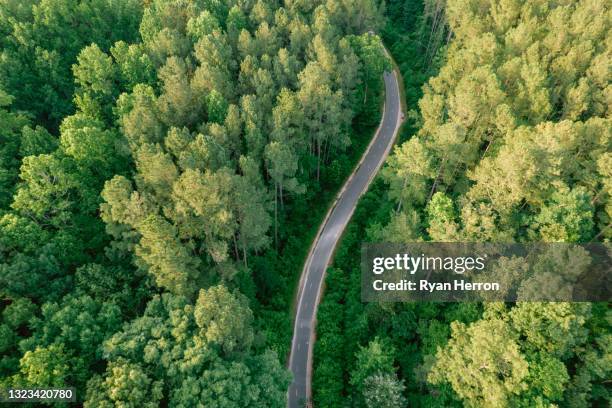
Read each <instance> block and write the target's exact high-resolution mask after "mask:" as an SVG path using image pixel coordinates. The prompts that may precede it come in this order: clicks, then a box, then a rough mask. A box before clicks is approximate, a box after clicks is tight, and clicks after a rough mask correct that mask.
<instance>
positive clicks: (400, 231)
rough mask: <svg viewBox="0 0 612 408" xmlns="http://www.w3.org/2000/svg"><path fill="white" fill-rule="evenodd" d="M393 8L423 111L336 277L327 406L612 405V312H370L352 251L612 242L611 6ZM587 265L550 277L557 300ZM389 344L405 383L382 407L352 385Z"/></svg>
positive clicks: (412, 94) (413, 119)
mask: <svg viewBox="0 0 612 408" xmlns="http://www.w3.org/2000/svg"><path fill="white" fill-rule="evenodd" d="M385 13H386V15H387V17H388V19H387V22H386V25H385V26H384V30H383V33H382V34H383V39H384V41H385V44H386V45H387V46H388V48H389V49H390V51H391V53H392V54H393V56H394V58H395V60H396V61H397V64H398V67H399V69H400V70H401V72H402V74H403V76H404V89H403V91H404V92H405V95H406V101H407V103H408V109H414V110H413V111H412V112H410V114H409V115H408V118H407V119H408V121H407V123H406V125H405V126H404V128H403V134H402V136H401V139H400V140H401V141H402V142H403V143H401V144H400V145H399V146H397V147H396V149H395V151H394V153H393V154H392V155H391V157H389V159H388V161H387V165H386V166H385V168H384V169H383V170H382V172H381V173H382V180H379V181H378V185H377V184H375V185H374V187H373V191H371V192H370V193H368V194H367V195H366V196H365V197H364V199H363V200H362V202H361V203H360V204H359V206H358V208H357V210H356V212H355V215H354V217H353V221H352V222H351V224H349V226H348V229H347V232H345V236H344V239H343V241H342V244H341V246H340V248H338V250H337V252H336V257H335V261H334V268H333V269H331V270H330V271H329V273H328V277H327V285H326V295H325V297H324V298H323V300H322V304H321V306H320V311H319V315H318V318H317V321H318V322H319V323H318V326H317V344H316V345H315V361H314V386H313V387H314V390H313V392H314V402H315V404H316V405H319V406H343V405H346V406H363V405H364V404H367V403H368V398H369V396H372V397H374V396H378V395H385V397H383V398H381V400H380V402H379V400H376V401H377V402H376V403H377V404H378V405H380V406H384V404H385V403H388V402H389V401H391V400H392V399H393V397H391V395H397V397H398V400H397V402H395V404H396V405H397V406H401V404H402V403H403V402H402V398H405V399H406V401H407V403H408V405H409V406H422V407H449V406H457V407H458V406H478V407H480V406H500V407H503V406H516V407H533V406H542V407H544V406H567V407H569V406H572V407H574V406H576V407H586V406H599V405H602V406H606V405H607V404H609V401H610V396H609V391H608V390H607V388H609V387H606V384H604V380H603V378H605V377H603V376H605V375H606V372H607V371H606V370H602V365H603V364H606V361H607V360H608V359H609V358H608V357H609V351H608V349H609V336H610V334H609V333H610V328H609V321H608V320H606V319H608V318H609V313H608V312H607V311H606V308H607V306H606V305H605V304H604V305H598V304H570V303H527V302H525V303H520V302H519V303H517V304H515V305H504V304H500V303H488V304H415V305H412V304H367V305H363V304H361V303H360V302H359V298H360V279H359V273H360V266H359V264H358V261H354V260H353V261H351V260H349V259H347V258H348V257H347V256H346V255H345V254H347V253H348V254H351V253H353V254H354V253H357V252H358V251H359V245H360V243H361V240H363V237H364V236H365V237H367V239H368V240H371V241H375V242H400V243H401V242H415V241H420V240H432V241H451V242H452V241H493V242H496V241H497V242H513V241H517V242H525V241H563V242H589V241H592V240H593V241H598V240H604V241H607V240H609V237H610V232H611V230H610V228H609V223H610V216H609V214H610V211H609V210H610V200H609V188H608V187H609V185H610V176H611V174H610V171H609V167H610V165H609V164H610V160H609V154H608V151H609V150H610V124H609V118H608V116H609V103H608V102H604V100H605V98H604V95H605V93H606V92H607V83H608V82H609V81H607V80H602V79H603V78H604V76H602V74H603V72H604V71H605V69H602V66H603V65H605V64H604V63H603V62H602V61H604V60H606V56H607V55H608V54H609V44H608V43H607V42H606V35H607V32H608V31H609V11H608V10H607V9H605V7H603V6H602V5H601V4H599V3H597V2H591V1H588V2H566V3H557V2H550V1H546V0H543V1H539V0H537V1H527V2H491V1H488V0H474V1H472V0H456V1H450V0H449V1H435V0H431V1H430V0H426V1H422V2H421V1H403V0H399V1H389V2H387V4H386V11H385ZM560 35H561V36H562V38H563V41H560V40H559V39H560V38H561V37H560ZM582 49H588V50H589V52H588V53H583V52H581V51H577V50H582ZM606 72H607V71H606ZM426 80H427V84H426V85H425V86H423V87H421V84H422V83H423V82H425V81H426ZM417 107H418V111H417V109H416V108H417ZM406 139H409V140H406ZM383 182H384V185H383ZM569 262H572V268H574V269H575V270H576V271H577V273H579V271H581V270H582V268H583V267H584V265H583V259H582V257H581V256H580V254H578V253H572V254H569V253H561V252H555V251H550V253H547V254H545V256H543V257H541V258H538V259H536V260H535V263H534V265H533V267H534V268H538V269H539V270H540V271H546V272H547V273H548V275H547V277H548V279H547V281H546V287H548V289H549V290H550V291H556V290H559V288H560V286H558V285H557V283H562V282H563V281H564V280H572V279H575V278H576V277H575V276H573V275H572V276H561V275H559V274H558V273H556V271H558V270H559V267H558V265H560V264H567V263H569ZM500 267H502V268H504V269H505V270H507V271H510V272H513V271H520V270H522V269H523V268H525V264H524V262H522V260H520V259H508V260H506V261H505V262H504V263H503V265H501V266H500ZM511 275H512V274H509V275H508V279H512V277H511ZM543 285H544V284H542V285H531V286H532V287H533V286H536V287H543ZM521 291H523V292H521V295H527V292H526V291H528V288H522V289H521ZM540 295H543V296H546V293H545V292H542V293H540ZM483 309H484V310H483ZM377 338H378V339H384V340H385V341H386V342H387V344H389V345H390V346H388V348H389V349H390V350H395V351H394V352H392V354H391V355H390V356H389V360H390V361H392V362H393V364H394V366H395V365H396V366H397V368H398V369H397V377H394V376H393V375H389V374H387V377H386V379H385V380H383V378H382V377H380V376H379V377H378V378H377V380H376V381H377V383H378V384H383V383H384V384H386V386H385V387H383V386H382V385H381V386H380V389H377V390H376V392H375V391H372V393H371V394H370V393H369V390H367V389H366V390H363V388H362V387H363V384H360V383H359V381H354V380H352V379H353V378H354V376H355V373H358V372H359V366H360V364H362V360H363V356H361V354H359V355H360V356H361V358H356V357H355V356H356V355H357V354H356V353H358V351H359V350H364V349H366V348H365V347H367V345H368V344H371V342H373V341H375V339H377ZM595 356H597V357H595ZM597 358H599V359H601V361H599V362H596V359H597ZM392 374H394V373H392ZM348 378H351V381H348V380H347V379H348ZM368 378H369V380H368V383H369V382H373V381H374V379H373V377H368ZM392 384H393V385H392ZM402 384H405V385H404V386H405V389H402V386H401V385H402ZM379 390H380V392H379ZM383 390H384V391H383ZM392 390H393V391H392ZM362 391H363V392H362ZM385 392H386V394H385ZM362 398H363V399H362Z"/></svg>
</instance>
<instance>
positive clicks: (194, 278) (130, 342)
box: [0, 0, 386, 407]
mask: <svg viewBox="0 0 612 408" xmlns="http://www.w3.org/2000/svg"><path fill="white" fill-rule="evenodd" d="M383 10H384V9H383V8H381V7H379V5H378V4H377V2H374V1H373V0H360V1H353V0H330V1H299V0H286V1H283V2H280V1H277V0H222V1H220V0H194V1H185V0H149V1H141V0H121V1H118V0H27V1H22V0H2V1H0V116H1V119H0V388H2V389H7V388H32V387H56V388H57V387H74V389H75V390H76V400H77V404H78V405H79V406H80V405H82V406H85V407H114V406H122V407H156V406H172V407H194V406H210V407H267V406H269V407H284V406H285V404H286V390H287V387H288V385H289V382H290V379H291V376H290V373H289V372H288V370H287V369H286V368H285V358H286V356H287V352H288V348H289V342H290V337H291V321H292V310H291V302H292V299H293V290H294V287H295V281H296V280H297V279H298V278H299V271H300V268H301V262H303V259H304V256H305V251H306V250H307V249H306V248H307V247H308V245H309V242H310V240H311V239H312V236H313V235H314V232H315V231H316V228H317V225H318V223H319V222H320V219H321V218H322V217H323V215H324V211H325V210H326V207H327V205H328V204H329V202H330V200H331V199H332V198H333V195H334V194H335V191H336V190H337V189H338V188H339V187H340V184H341V182H342V181H343V180H344V179H345V178H346V177H347V176H348V174H349V173H350V171H351V170H352V167H353V165H354V164H355V163H356V161H357V160H358V158H359V156H360V154H361V152H362V151H363V149H364V147H365V145H367V143H368V142H369V139H370V137H371V134H372V129H373V128H375V127H376V125H377V123H378V118H379V116H380V103H381V96H382V71H383V69H384V67H385V63H386V59H385V57H384V56H383V54H382V53H383V48H382V42H381V39H380V38H379V37H378V36H377V35H376V34H375V32H376V30H377V29H378V27H380V25H381V24H382V22H383V20H384V16H383ZM305 225H308V226H309V225H312V228H310V227H306V228H305ZM55 405H58V406H62V404H59V403H58V404H55Z"/></svg>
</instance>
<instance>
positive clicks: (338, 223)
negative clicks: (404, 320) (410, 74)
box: [287, 72, 403, 408]
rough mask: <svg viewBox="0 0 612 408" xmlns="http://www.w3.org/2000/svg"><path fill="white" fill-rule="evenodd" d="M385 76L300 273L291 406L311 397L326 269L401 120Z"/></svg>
mask: <svg viewBox="0 0 612 408" xmlns="http://www.w3.org/2000/svg"><path fill="white" fill-rule="evenodd" d="M384 80H385V105H384V109H383V117H382V120H381V122H380V125H379V128H378V130H377V131H376V135H375V136H374V138H373V139H372V142H371V143H370V145H369V146H368V149H367V150H366V152H365V153H364V155H363V157H362V158H361V162H360V164H359V166H358V167H357V170H356V171H354V172H353V174H351V176H350V177H349V179H348V180H347V181H346V183H345V184H344V186H343V187H342V190H341V191H340V193H339V195H338V198H337V199H336V202H335V203H334V205H333V207H332V209H331V211H330V212H329V213H328V215H327V217H326V218H325V221H323V226H322V227H321V228H320V229H319V233H318V234H317V237H316V238H315V245H314V247H313V248H312V249H311V251H310V253H309V254H308V258H307V259H306V263H305V265H304V270H303V271H302V276H301V278H300V286H299V289H298V304H297V313H296V316H295V323H294V327H293V340H292V342H291V355H290V357H289V368H290V369H291V372H292V373H293V383H292V384H291V386H290V387H289V391H288V395H287V396H288V406H289V408H302V407H303V406H304V404H305V402H307V401H309V400H310V397H311V387H310V385H311V378H312V350H313V343H314V327H315V321H316V314H317V307H318V304H319V299H320V296H321V288H322V284H323V278H324V277H325V270H326V269H327V265H328V264H329V262H330V260H331V257H332V254H333V252H334V249H335V247H336V244H337V243H338V241H339V239H340V236H341V235H342V232H343V231H344V228H345V227H346V225H347V224H348V221H349V219H350V218H351V215H353V211H354V210H355V207H356V206H357V201H358V200H359V197H361V195H362V194H363V193H364V192H365V191H366V190H367V188H368V185H369V184H370V182H371V181H372V179H373V178H374V175H376V172H377V171H378V169H379V168H380V166H381V165H382V163H383V162H384V160H385V158H386V157H387V155H388V154H389V151H390V150H391V146H392V145H393V142H394V141H395V136H396V135H397V132H398V130H399V127H400V124H401V122H402V119H403V114H402V108H401V102H400V101H401V99H400V91H399V83H398V75H397V73H396V72H393V73H389V72H385V74H384Z"/></svg>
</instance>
